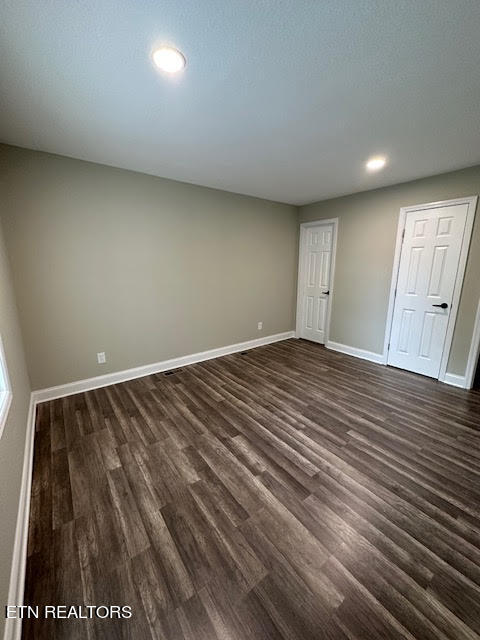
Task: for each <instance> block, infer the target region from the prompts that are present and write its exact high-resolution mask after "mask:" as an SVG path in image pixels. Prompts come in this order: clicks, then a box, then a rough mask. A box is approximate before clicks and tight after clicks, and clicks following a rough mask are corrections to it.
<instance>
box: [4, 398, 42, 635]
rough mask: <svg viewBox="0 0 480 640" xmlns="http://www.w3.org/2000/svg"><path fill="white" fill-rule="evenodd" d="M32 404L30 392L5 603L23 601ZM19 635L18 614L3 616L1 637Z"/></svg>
mask: <svg viewBox="0 0 480 640" xmlns="http://www.w3.org/2000/svg"><path fill="white" fill-rule="evenodd" d="M35 408H36V402H35V399H34V397H33V393H32V394H31V396H30V406H29V409H28V418H27V430H26V434H25V451H24V455H23V471H22V484H21V488H20V500H19V504H18V514H17V526H16V529H15V543H14V547H13V557H12V568H11V571H10V586H9V589H8V602H7V604H9V605H17V606H21V605H23V592H24V587H25V571H26V566H27V543H28V520H29V517H30V494H31V491H32V470H33V440H34V436H35ZM21 635H22V620H21V619H20V618H6V619H5V631H4V635H3V638H4V640H20V637H21Z"/></svg>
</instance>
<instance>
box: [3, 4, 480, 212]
mask: <svg viewBox="0 0 480 640" xmlns="http://www.w3.org/2000/svg"><path fill="white" fill-rule="evenodd" d="M0 43H1V44H0V81H1V85H0V139H1V140H2V141H3V142H7V143H10V144H14V145H18V146H24V147H30V148H34V149H41V150H44V151H51V152H54V153H59V154H63V155H67V156H73V157H75V158H83V159H86V160H92V161H95V162H100V163H104V164H109V165H114V166H118V167H125V168H128V169H134V170H137V171H143V172H145V173H151V174H155V175H159V176H165V177H168V178H174V179H176V180H183V181H186V182H194V183H197V184H202V185H207V186H211V187H217V188H220V189H226V190H229V191H236V192H239V193H247V194H251V195H256V196H260V197H263V198H270V199H273V200H279V201H283V202H290V203H294V204H303V203H306V202H311V201H315V200H319V199H322V198H327V197H331V196H335V195H340V194H345V193H352V192H355V191H360V190H364V189H370V188H373V187H378V186H383V185H388V184H394V183H397V182H402V181H405V180H409V179H412V178H417V177H421V176H425V175H432V174H435V173H440V172H443V171H449V170H451V169H457V168H460V167H465V166H468V165H473V164H476V163H480V118H479V114H480V111H479V106H480V2H479V0H472V1H467V0H418V1H417V0H311V1H307V0H3V1H2V3H1V8H0ZM163 43H170V44H172V45H175V46H176V47H178V48H179V49H180V50H181V51H183V52H184V54H185V56H186V57H187V68H186V70H185V71H184V72H183V74H182V75H181V76H180V77H175V78H165V77H163V76H161V75H160V74H159V73H158V72H157V71H156V70H155V68H153V66H152V64H151V61H150V57H149V56H150V53H151V50H152V48H153V47H154V46H155V45H158V44H163ZM376 153H385V154H387V155H388V156H389V158H390V164H389V166H388V168H387V169H385V170H384V171H382V172H380V173H379V174H375V175H371V174H367V173H366V172H365V171H364V168H363V163H364V161H365V159H366V158H367V157H368V156H370V155H371V154H376Z"/></svg>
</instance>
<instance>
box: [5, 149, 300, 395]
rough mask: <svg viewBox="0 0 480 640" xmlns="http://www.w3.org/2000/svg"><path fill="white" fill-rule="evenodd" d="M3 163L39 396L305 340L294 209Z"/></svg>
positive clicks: (32, 162)
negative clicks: (179, 362)
mask: <svg viewBox="0 0 480 640" xmlns="http://www.w3.org/2000/svg"><path fill="white" fill-rule="evenodd" d="M0 163H1V165H2V172H1V173H2V185H1V186H2V200H3V202H4V206H3V209H2V219H3V223H4V229H5V238H6V243H7V247H8V250H9V254H10V259H11V263H12V267H13V272H14V284H15V290H16V293H17V301H18V308H19V313H20V321H21V325H22V330H23V335H24V340H25V349H26V355H27V363H28V368H29V373H30V376H31V380H32V386H33V388H34V389H40V388H46V387H50V386H54V385H58V384H64V383H68V382H72V381H75V380H81V379H84V378H89V377H92V376H96V375H101V374H106V373H110V372H115V371H120V370H123V369H128V368H130V367H135V366H140V365H145V364H150V363H154V362H157V361H161V360H165V359H168V358H172V357H177V356H182V355H187V354H190V353H195V352H199V351H204V350H207V349H212V348H215V347H221V346H225V345H229V344H233V343H237V342H242V341H244V340H249V339H254V338H259V337H262V336H266V335H271V334H275V333H279V332H283V331H289V330H292V329H294V324H295V321H294V313H295V294H296V260H297V244H298V242H297V237H298V215H297V208H296V207H293V206H289V205H283V204H278V203H274V202H269V201H265V200H260V199H256V198H251V197H247V196H241V195H235V194H231V193H227V192H223V191H217V190H213V189H208V188H204V187H198V186H194V185H190V184H185V183H179V182H175V181H172V180H165V179H162V178H157V177H153V176H148V175H144V174H140V173H135V172H131V171H125V170H121V169H115V168H112V167H106V166H102V165H97V164H93V163H89V162H83V161H79V160H73V159H69V158H65V157H61V156H55V155H51V154H47V153H41V152H36V151H30V150H26V149H19V148H16V147H9V146H5V145H3V146H1V147H0ZM260 321H261V322H263V329H262V330H261V331H258V330H257V323H258V322H260ZM101 351H105V352H106V355H107V363H106V364H104V365H98V364H97V360H96V354H97V352H101Z"/></svg>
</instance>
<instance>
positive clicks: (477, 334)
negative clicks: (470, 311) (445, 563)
mask: <svg viewBox="0 0 480 640" xmlns="http://www.w3.org/2000/svg"><path fill="white" fill-rule="evenodd" d="M479 355H480V300H479V301H478V306H477V315H476V316H475V324H474V326H473V336H472V342H471V343H470V351H469V353H468V360H467V368H466V370H465V385H464V386H465V389H471V388H472V386H473V380H474V378H475V371H476V368H477V364H478V358H479Z"/></svg>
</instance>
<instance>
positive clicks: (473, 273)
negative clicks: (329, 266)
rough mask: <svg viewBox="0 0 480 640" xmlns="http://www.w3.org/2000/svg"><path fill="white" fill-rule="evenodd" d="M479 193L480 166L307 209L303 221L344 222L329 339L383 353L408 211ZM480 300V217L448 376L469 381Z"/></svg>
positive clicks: (307, 207) (320, 203)
mask: <svg viewBox="0 0 480 640" xmlns="http://www.w3.org/2000/svg"><path fill="white" fill-rule="evenodd" d="M479 193H480V167H479V166H477V167H472V168H469V169H463V170H461V171H454V172H452V173H445V174H442V175H438V176H434V177H431V178H425V179H422V180H415V181H414V182H407V183H404V184H400V185H396V186H393V187H386V188H383V189H376V190H374V191H366V192H363V193H357V194H354V195H350V196H345V197H342V198H334V199H332V200H324V201H322V202H317V203H315V204H310V205H307V206H304V207H301V208H300V213H299V218H300V222H309V221H312V220H317V219H321V218H337V217H338V218H339V230H338V245H337V260H336V273H335V295H334V298H333V302H332V317H331V329H330V340H333V341H334V342H340V343H342V344H346V345H349V346H352V347H356V348H359V349H366V350H367V351H373V352H375V353H381V352H382V351H383V341H384V335H385V323H386V316H387V308H388V296H389V293H390V282H391V278H392V267H393V255H394V250H395V238H396V232H397V225H398V215H399V211H400V208H401V207H405V206H409V205H415V204H421V203H425V202H434V201H437V200H448V199H452V198H459V197H463V196H471V195H477V194H479ZM479 297H480V212H478V211H477V215H476V218H475V224H474V229H473V236H472V242H471V245H470V252H469V256H468V262H467V269H466V273H465V280H464V285H463V289H462V294H461V298H460V307H459V312H458V316H457V322H456V326H455V332H454V337H453V343H452V349H451V352H450V360H449V363H448V369H447V370H448V372H450V373H454V374H457V375H464V374H465V368H466V364H467V358H468V350H469V348H470V342H471V337H472V333H473V324H474V321H475V313H476V309H477V304H478V300H479Z"/></svg>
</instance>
